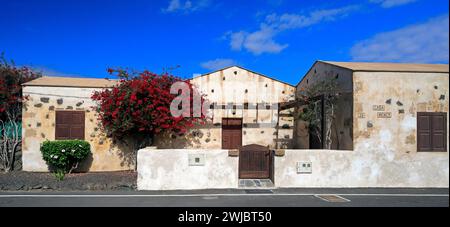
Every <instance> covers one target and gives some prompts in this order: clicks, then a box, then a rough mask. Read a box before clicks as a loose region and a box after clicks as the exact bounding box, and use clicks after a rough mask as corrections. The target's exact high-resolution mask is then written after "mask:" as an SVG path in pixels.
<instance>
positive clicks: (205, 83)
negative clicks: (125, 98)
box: [155, 66, 295, 149]
mask: <svg viewBox="0 0 450 227" xmlns="http://www.w3.org/2000/svg"><path fill="white" fill-rule="evenodd" d="M191 83H192V84H193V85H194V86H195V87H196V88H197V89H198V90H199V91H200V92H201V93H202V94H205V95H206V99H207V100H208V101H209V102H210V104H211V108H210V111H209V113H210V115H209V121H208V123H207V124H206V125H203V126H199V127H197V128H195V129H193V130H191V133H188V134H186V135H185V136H182V137H174V136H172V135H165V136H161V137H159V138H157V139H156V142H155V143H156V144H155V145H156V146H158V148H166V149H167V148H178V149H183V148H202V149H238V148H239V147H241V146H243V145H249V144H260V145H264V146H268V147H270V148H291V147H292V146H293V123H294V118H293V115H292V111H293V109H292V108H291V109H287V110H284V111H280V110H279V105H280V103H286V102H289V101H293V100H294V99H295V97H294V96H295V87H294V86H292V85H290V84H287V83H285V82H281V81H279V80H276V79H273V78H270V77H267V76H265V75H262V74H260V73H256V72H253V71H250V70H248V69H245V68H242V67H239V66H232V67H227V68H224V69H220V70H217V71H215V72H211V73H208V74H204V75H201V76H198V77H195V78H193V79H192V80H191ZM169 137H171V138H172V139H167V138H169Z"/></svg>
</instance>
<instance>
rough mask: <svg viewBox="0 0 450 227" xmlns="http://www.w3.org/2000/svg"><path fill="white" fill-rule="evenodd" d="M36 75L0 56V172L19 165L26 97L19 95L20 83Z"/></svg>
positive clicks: (36, 76) (20, 91) (28, 69)
mask: <svg viewBox="0 0 450 227" xmlns="http://www.w3.org/2000/svg"><path fill="white" fill-rule="evenodd" d="M40 76H41V74H40V73H36V72H33V71H32V70H31V69H30V68H28V67H25V66H22V67H17V66H15V64H14V62H12V61H11V62H9V61H7V60H6V59H5V57H4V55H3V54H1V55H0V141H1V142H0V171H6V172H8V171H12V170H14V168H15V166H20V156H19V155H20V151H21V144H22V132H21V129H22V124H21V118H22V117H21V116H22V106H23V103H24V101H25V99H26V98H27V96H26V95H25V96H22V86H21V84H22V83H25V82H28V81H30V80H33V79H36V78H38V77H40ZM16 156H17V157H16Z"/></svg>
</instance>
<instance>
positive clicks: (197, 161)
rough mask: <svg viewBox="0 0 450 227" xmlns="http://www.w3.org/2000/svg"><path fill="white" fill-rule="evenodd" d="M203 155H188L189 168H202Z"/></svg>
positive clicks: (203, 162)
mask: <svg viewBox="0 0 450 227" xmlns="http://www.w3.org/2000/svg"><path fill="white" fill-rule="evenodd" d="M204 165H205V154H189V166H204Z"/></svg>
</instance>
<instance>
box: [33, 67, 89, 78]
mask: <svg viewBox="0 0 450 227" xmlns="http://www.w3.org/2000/svg"><path fill="white" fill-rule="evenodd" d="M28 67H29V68H31V70H33V71H34V72H39V73H42V75H43V76H50V77H88V76H82V75H79V74H72V73H65V72H61V71H58V70H54V69H51V68H48V67H45V66H28Z"/></svg>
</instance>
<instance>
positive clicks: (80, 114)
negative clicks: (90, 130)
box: [55, 111, 85, 140]
mask: <svg viewBox="0 0 450 227" xmlns="http://www.w3.org/2000/svg"><path fill="white" fill-rule="evenodd" d="M84 117H85V116H84V111H56V119H55V122H56V123H55V139H56V140H72V139H79V140H84V120H85V119H84Z"/></svg>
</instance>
